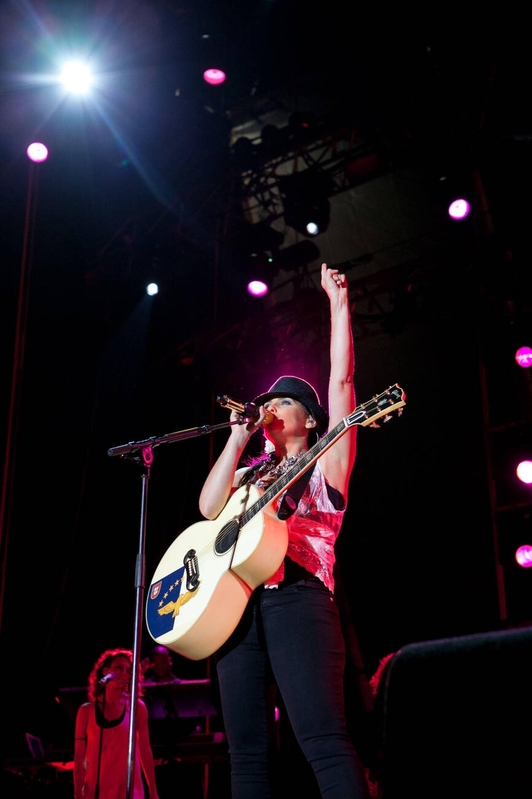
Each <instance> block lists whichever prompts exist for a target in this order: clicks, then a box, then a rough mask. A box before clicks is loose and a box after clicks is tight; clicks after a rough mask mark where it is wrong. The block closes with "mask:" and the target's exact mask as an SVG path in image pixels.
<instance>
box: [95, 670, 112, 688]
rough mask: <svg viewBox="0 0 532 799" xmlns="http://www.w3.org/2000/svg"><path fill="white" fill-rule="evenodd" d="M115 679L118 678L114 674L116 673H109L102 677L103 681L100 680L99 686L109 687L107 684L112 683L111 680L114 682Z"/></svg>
mask: <svg viewBox="0 0 532 799" xmlns="http://www.w3.org/2000/svg"><path fill="white" fill-rule="evenodd" d="M115 677H116V674H115V673H114V671H109V672H108V673H107V674H106V675H104V676H103V677H102V679H101V680H98V684H99V685H107V683H108V682H111V680H114V678H115Z"/></svg>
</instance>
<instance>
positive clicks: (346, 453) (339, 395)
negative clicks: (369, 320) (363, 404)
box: [321, 264, 357, 499]
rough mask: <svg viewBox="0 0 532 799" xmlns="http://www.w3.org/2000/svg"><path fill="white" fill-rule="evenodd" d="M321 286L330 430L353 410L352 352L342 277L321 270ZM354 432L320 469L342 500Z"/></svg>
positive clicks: (335, 446) (352, 454)
mask: <svg viewBox="0 0 532 799" xmlns="http://www.w3.org/2000/svg"><path fill="white" fill-rule="evenodd" d="M321 285H322V287H323V289H324V290H325V292H326V293H327V296H328V297H329V304H330V312H331V338H330V373H329V418H330V421H329V429H331V428H333V427H334V426H335V425H337V424H338V422H340V421H341V420H342V419H344V418H345V417H346V416H348V415H349V414H350V413H351V412H352V411H353V410H354V408H355V405H356V398H355V387H354V382H353V376H354V371H355V351H354V344H353V331H352V327H351V309H350V306H349V289H348V284H347V280H346V277H345V275H344V274H341V273H340V272H339V271H338V269H331V268H329V267H328V266H327V264H322V267H321ZM356 431H357V428H356V427H351V428H350V429H349V430H348V431H347V432H346V433H344V435H343V436H341V437H340V438H339V439H338V441H337V442H336V443H335V444H333V446H332V447H330V449H328V450H327V452H325V453H324V454H323V455H322V457H321V466H322V469H323V472H324V474H325V477H326V478H327V481H328V482H329V484H330V485H331V486H333V488H337V489H338V491H340V492H341V493H342V495H343V497H344V498H345V499H347V490H348V485H349V478H350V477H351V472H352V470H353V466H354V463H355V457H356V435H357V433H356Z"/></svg>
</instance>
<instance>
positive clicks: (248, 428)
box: [230, 408, 265, 446]
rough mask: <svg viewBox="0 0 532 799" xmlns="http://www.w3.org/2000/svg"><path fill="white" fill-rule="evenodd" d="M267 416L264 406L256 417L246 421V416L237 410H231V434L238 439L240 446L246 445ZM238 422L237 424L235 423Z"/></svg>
mask: <svg viewBox="0 0 532 799" xmlns="http://www.w3.org/2000/svg"><path fill="white" fill-rule="evenodd" d="M264 416H265V411H264V408H260V414H259V416H257V417H256V418H255V419H249V420H248V421H246V417H245V416H242V414H240V413H237V412H236V411H231V417H230V420H231V422H233V426H232V428H231V435H232V436H233V437H234V438H235V439H236V441H237V442H238V443H239V444H240V446H245V445H246V443H247V442H248V440H249V438H250V437H251V436H252V435H253V433H255V432H256V431H257V430H258V429H259V427H260V426H261V425H262V421H263V419H264ZM235 422H236V424H234V423H235Z"/></svg>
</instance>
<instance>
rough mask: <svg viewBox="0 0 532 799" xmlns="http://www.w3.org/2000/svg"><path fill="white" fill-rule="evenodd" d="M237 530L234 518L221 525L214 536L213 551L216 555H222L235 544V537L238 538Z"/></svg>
mask: <svg viewBox="0 0 532 799" xmlns="http://www.w3.org/2000/svg"><path fill="white" fill-rule="evenodd" d="M238 531H239V525H238V522H237V520H236V519H232V521H230V522H227V524H226V525H224V526H223V527H222V529H221V530H220V532H219V533H218V535H217V536H216V541H215V544H214V551H215V552H216V554H217V555H223V554H224V553H225V552H227V550H229V549H231V547H232V546H234V545H235V543H236V539H237V538H238Z"/></svg>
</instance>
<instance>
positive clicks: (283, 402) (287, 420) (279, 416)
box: [264, 397, 309, 437]
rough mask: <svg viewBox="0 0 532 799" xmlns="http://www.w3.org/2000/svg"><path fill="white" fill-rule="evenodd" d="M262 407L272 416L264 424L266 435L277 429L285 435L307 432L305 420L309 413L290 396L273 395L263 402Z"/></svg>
mask: <svg viewBox="0 0 532 799" xmlns="http://www.w3.org/2000/svg"><path fill="white" fill-rule="evenodd" d="M264 408H265V410H267V411H270V413H271V414H272V416H273V419H272V421H271V422H270V423H269V424H267V425H264V433H265V435H266V436H268V433H278V432H279V431H282V432H283V433H284V434H285V435H286V436H293V435H296V436H301V435H305V433H308V429H307V427H306V421H307V419H308V416H309V414H308V411H307V409H306V408H305V407H304V406H303V405H302V404H301V403H300V402H298V400H295V399H292V398H291V397H274V398H273V399H271V400H269V401H268V402H265V403H264ZM268 437H269V436H268Z"/></svg>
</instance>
